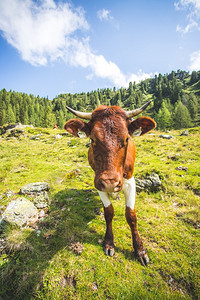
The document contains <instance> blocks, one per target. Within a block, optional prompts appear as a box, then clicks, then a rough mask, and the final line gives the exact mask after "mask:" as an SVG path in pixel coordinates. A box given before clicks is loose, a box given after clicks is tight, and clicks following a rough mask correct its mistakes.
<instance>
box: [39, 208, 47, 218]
mask: <svg viewBox="0 0 200 300" xmlns="http://www.w3.org/2000/svg"><path fill="white" fill-rule="evenodd" d="M44 216H45V211H44V210H41V211H40V212H39V214H38V218H43V217H44Z"/></svg>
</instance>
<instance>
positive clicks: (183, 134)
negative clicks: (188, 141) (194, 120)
mask: <svg viewBox="0 0 200 300" xmlns="http://www.w3.org/2000/svg"><path fill="white" fill-rule="evenodd" d="M188 135H189V132H188V130H187V129H186V130H184V131H183V132H181V134H180V136H188Z"/></svg>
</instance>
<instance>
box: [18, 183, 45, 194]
mask: <svg viewBox="0 0 200 300" xmlns="http://www.w3.org/2000/svg"><path fill="white" fill-rule="evenodd" d="M48 190H49V184H48V183H47V182H35V183H29V184H27V185H25V186H24V187H22V188H21V190H20V194H23V195H33V194H40V193H42V192H44V191H48Z"/></svg>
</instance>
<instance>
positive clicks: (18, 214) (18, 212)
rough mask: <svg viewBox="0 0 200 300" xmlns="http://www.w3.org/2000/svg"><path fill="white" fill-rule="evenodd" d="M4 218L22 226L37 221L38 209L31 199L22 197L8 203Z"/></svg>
mask: <svg viewBox="0 0 200 300" xmlns="http://www.w3.org/2000/svg"><path fill="white" fill-rule="evenodd" d="M2 220H4V221H6V222H8V223H11V224H13V225H17V226H19V227H22V226H24V225H28V224H30V223H35V222H37V220H38V210H37V208H36V207H35V205H34V204H33V203H32V202H31V201H30V200H28V199H26V198H23V197H21V198H18V199H17V200H14V201H11V202H10V203H9V204H8V206H7V207H6V210H5V211H4V213H3V215H2Z"/></svg>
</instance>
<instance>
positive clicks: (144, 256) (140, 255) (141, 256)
mask: <svg viewBox="0 0 200 300" xmlns="http://www.w3.org/2000/svg"><path fill="white" fill-rule="evenodd" d="M137 258H138V260H139V262H140V263H141V264H142V265H143V266H144V267H145V266H147V265H148V264H149V258H148V255H147V254H146V252H145V251H141V252H140V253H137Z"/></svg>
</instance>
